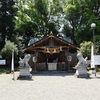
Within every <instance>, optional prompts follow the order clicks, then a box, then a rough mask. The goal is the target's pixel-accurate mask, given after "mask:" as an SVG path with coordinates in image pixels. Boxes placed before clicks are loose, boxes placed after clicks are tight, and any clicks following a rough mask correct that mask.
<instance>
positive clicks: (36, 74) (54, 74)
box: [32, 71, 75, 77]
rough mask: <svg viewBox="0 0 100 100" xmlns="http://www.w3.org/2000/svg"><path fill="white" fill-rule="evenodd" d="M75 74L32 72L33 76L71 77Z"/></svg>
mask: <svg viewBox="0 0 100 100" xmlns="http://www.w3.org/2000/svg"><path fill="white" fill-rule="evenodd" d="M74 74H75V73H68V72H66V71H41V72H32V76H62V77H65V76H71V75H74Z"/></svg>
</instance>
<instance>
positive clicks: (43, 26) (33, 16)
mask: <svg viewBox="0 0 100 100" xmlns="http://www.w3.org/2000/svg"><path fill="white" fill-rule="evenodd" d="M16 7H17V8H18V12H17V16H16V17H15V18H16V19H15V23H16V26H15V28H16V30H17V31H18V32H19V34H20V35H23V36H24V39H25V40H29V39H30V37H31V36H36V35H47V34H49V33H50V31H53V33H54V34H57V33H58V30H59V28H60V26H59V19H60V12H61V11H62V6H61V4H60V1H59V0H57V1H56V0H34V1H32V0H29V1H27V0H18V2H17V4H16Z"/></svg>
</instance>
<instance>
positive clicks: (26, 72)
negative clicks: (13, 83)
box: [18, 54, 32, 79]
mask: <svg viewBox="0 0 100 100" xmlns="http://www.w3.org/2000/svg"><path fill="white" fill-rule="evenodd" d="M29 59H30V54H27V55H25V57H24V58H23V59H21V58H20V61H19V65H20V66H19V67H20V73H19V77H18V79H24V78H25V79H31V78H32V75H31V74H30V66H29V64H28V61H29Z"/></svg>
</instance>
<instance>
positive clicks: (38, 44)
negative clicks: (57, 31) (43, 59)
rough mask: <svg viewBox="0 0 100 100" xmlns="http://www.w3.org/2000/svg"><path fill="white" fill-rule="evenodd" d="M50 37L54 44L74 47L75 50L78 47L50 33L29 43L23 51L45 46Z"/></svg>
mask: <svg viewBox="0 0 100 100" xmlns="http://www.w3.org/2000/svg"><path fill="white" fill-rule="evenodd" d="M51 38H52V39H54V40H55V42H56V44H57V45H59V46H69V48H70V49H75V50H77V49H78V47H77V46H75V45H74V44H72V43H70V42H68V41H65V40H63V39H61V38H59V37H57V36H54V35H53V34H52V33H51V34H50V35H49V36H47V37H44V38H42V39H40V40H39V41H37V42H35V43H33V44H31V45H29V46H28V47H26V48H25V49H24V51H26V52H31V51H33V50H35V48H34V47H44V46H46V45H45V44H48V42H49V39H51Z"/></svg>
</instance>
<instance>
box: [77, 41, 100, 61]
mask: <svg viewBox="0 0 100 100" xmlns="http://www.w3.org/2000/svg"><path fill="white" fill-rule="evenodd" d="M92 45H93V43H92V42H91V41H88V42H87V41H84V42H82V43H81V44H80V49H79V51H78V52H81V53H82V55H83V56H84V57H88V59H90V58H91V46H92ZM98 51H99V49H98V48H95V51H94V52H95V53H96V54H97V53H98Z"/></svg>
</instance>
